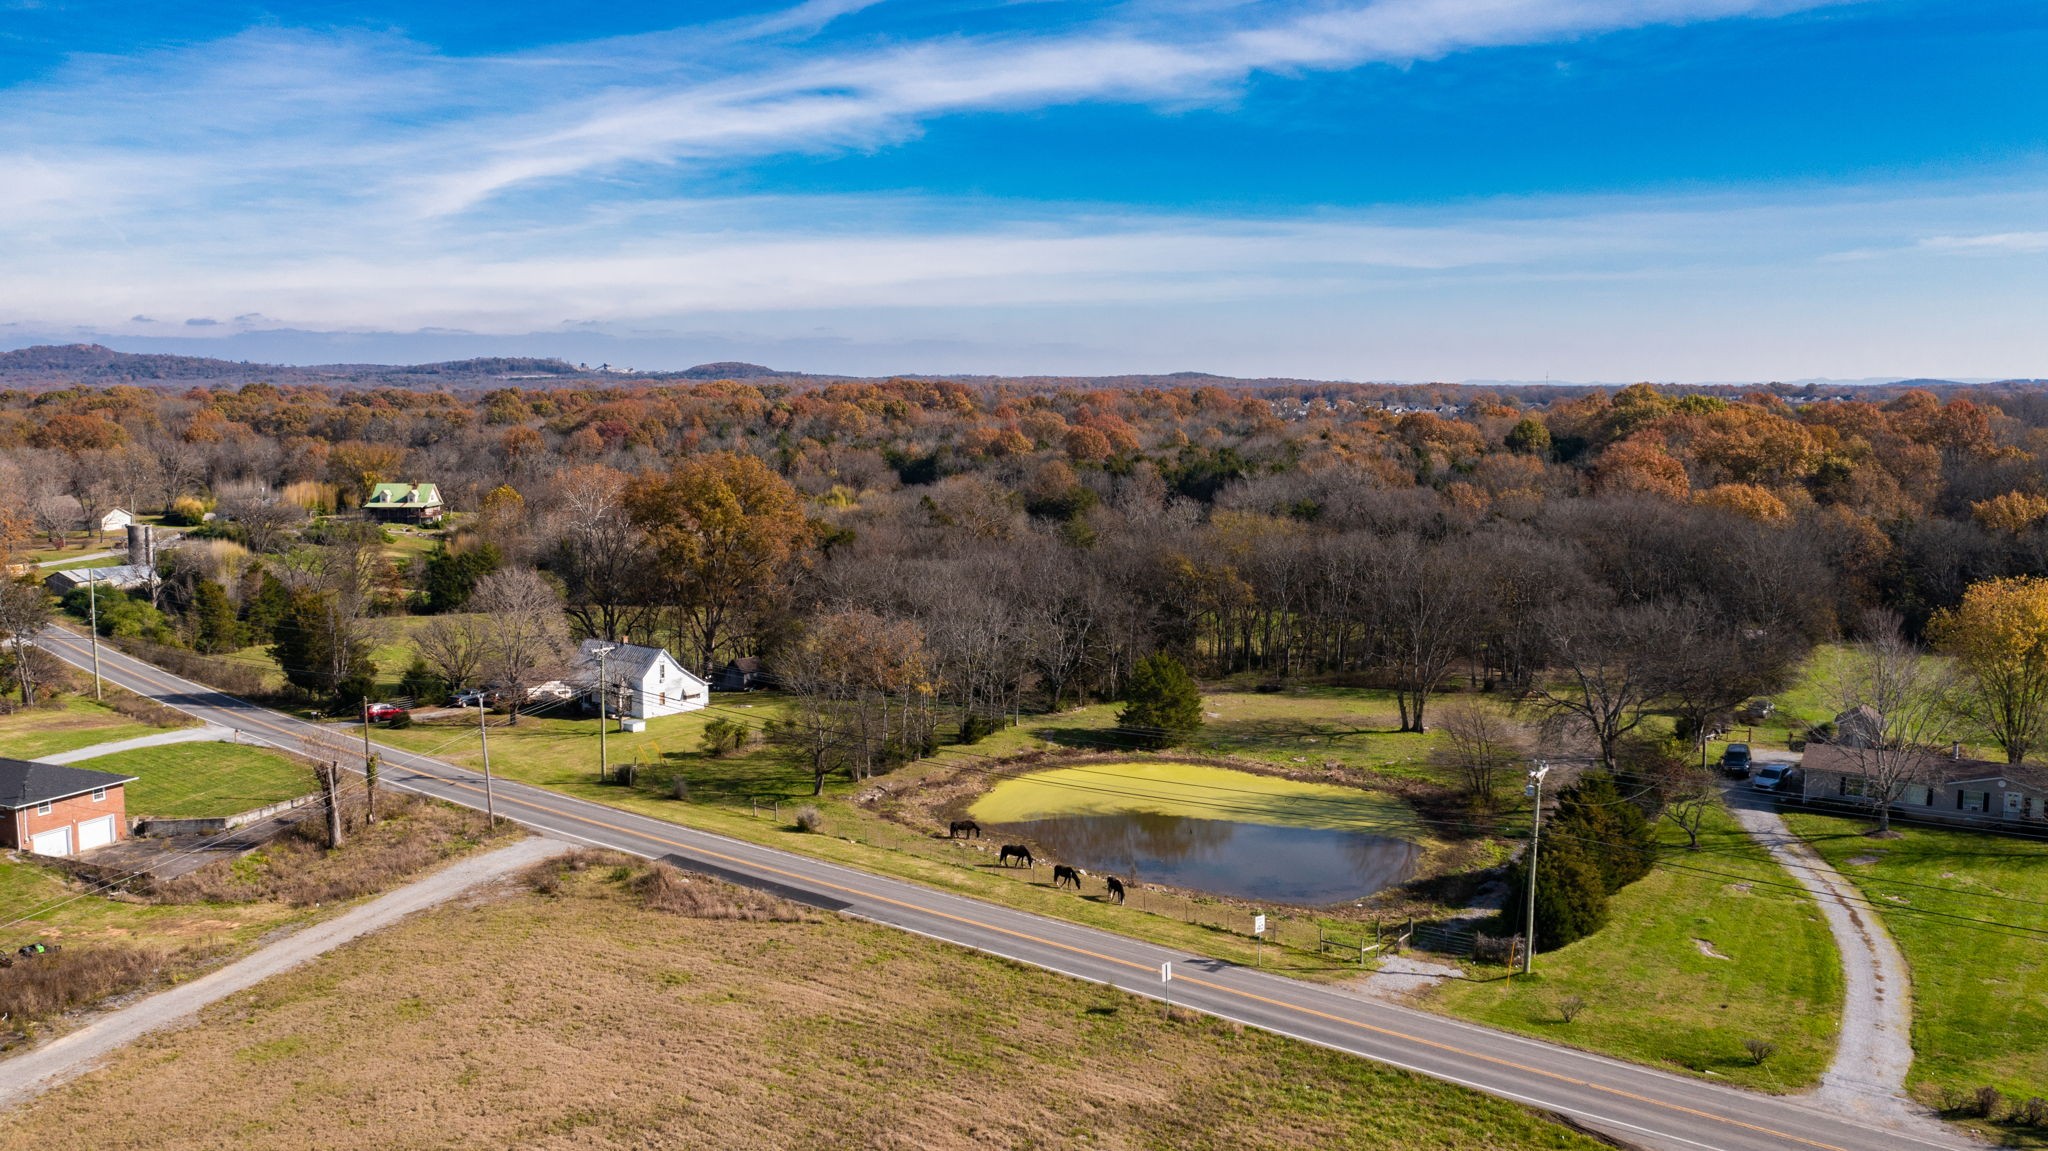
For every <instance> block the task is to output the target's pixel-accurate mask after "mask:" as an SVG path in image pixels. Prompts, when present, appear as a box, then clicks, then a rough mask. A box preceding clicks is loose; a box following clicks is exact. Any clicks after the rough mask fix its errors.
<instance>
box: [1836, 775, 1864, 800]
mask: <svg viewBox="0 0 2048 1151" xmlns="http://www.w3.org/2000/svg"><path fill="white" fill-rule="evenodd" d="M1865 785H1866V781H1865V780H1864V778H1863V777H1862V776H1860V775H1845V776H1843V777H1842V794H1843V795H1847V796H1861V795H1862V794H1863V791H1864V787H1865Z"/></svg>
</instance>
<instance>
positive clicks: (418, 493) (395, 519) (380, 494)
mask: <svg viewBox="0 0 2048 1151" xmlns="http://www.w3.org/2000/svg"><path fill="white" fill-rule="evenodd" d="M363 510H364V511H366V512H368V513H370V518H371V519H373V520H376V521H377V522H378V523H386V524H437V523H440V522H441V489H439V488H437V487H435V486H434V485H433V484H378V485H377V486H376V487H374V488H371V489H370V498H369V499H367V500H365V501H363Z"/></svg>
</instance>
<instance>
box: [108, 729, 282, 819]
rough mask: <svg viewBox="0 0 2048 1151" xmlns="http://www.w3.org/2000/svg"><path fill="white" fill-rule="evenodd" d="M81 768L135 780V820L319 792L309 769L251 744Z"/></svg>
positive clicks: (131, 804)
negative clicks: (126, 776)
mask: <svg viewBox="0 0 2048 1151" xmlns="http://www.w3.org/2000/svg"><path fill="white" fill-rule="evenodd" d="M76 766H78V767H83V768H90V769H91V770H93V771H112V772H119V773H120V774H122V775H132V776H135V777H136V780H135V782H134V783H131V784H129V785H128V787H127V789H126V790H127V801H128V817H129V818H130V819H141V818H143V817H146V816H156V817H158V818H163V819H180V818H190V817H198V816H209V815H234V814H237V813H239V812H244V811H249V810H251V809H253V808H258V807H264V806H267V805H269V804H272V803H278V802H281V801H283V800H287V799H293V798H296V797H298V796H301V795H310V794H312V793H313V792H314V791H317V790H319V785H318V784H317V783H316V782H315V781H314V778H313V771H312V769H311V768H310V767H308V766H307V765H306V764H304V763H301V762H299V761H297V760H294V759H292V758H291V757H289V756H286V755H281V754H279V753H278V752H275V751H270V750H268V749H265V748H260V747H250V746H248V745H246V744H234V743H173V744H167V745H165V746H163V747H143V748H137V749H135V750H134V751H123V752H117V753H115V754H113V755H103V756H97V757H95V758H93V759H85V760H80V761H79V762H78V763H77V765H76Z"/></svg>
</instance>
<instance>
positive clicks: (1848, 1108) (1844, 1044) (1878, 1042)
mask: <svg viewBox="0 0 2048 1151" xmlns="http://www.w3.org/2000/svg"><path fill="white" fill-rule="evenodd" d="M1727 799H1728V809H1729V811H1730V812H1732V813H1733V814H1734V816H1735V820H1736V822H1737V823H1739V824H1741V825H1742V828H1743V830H1745V831H1747V832H1749V834H1750V837H1751V838H1753V839H1755V840H1756V841H1757V842H1758V843H1760V844H1762V845H1763V846H1764V847H1765V848H1767V849H1769V851H1770V853H1771V855H1772V857H1773V858H1775V859H1776V860H1777V861H1778V863H1779V864H1780V865H1781V866H1783V867H1784V868H1785V872H1786V874H1788V875H1790V876H1791V877H1792V878H1793V879H1795V880H1797V881H1798V882H1799V884H1800V885H1801V886H1802V887H1804V888H1806V890H1807V891H1808V892H1809V893H1811V894H1812V895H1813V898H1814V900H1815V901H1816V902H1817V903H1818V904H1819V905H1820V910H1821V913H1822V914H1823V915H1825V916H1826V917H1827V922H1828V929H1829V930H1830V931H1831V932H1832V933H1833V934H1834V937H1835V947H1836V948H1837V949H1838V950H1839V951H1840V952H1841V953H1842V975H1843V984H1844V996H1843V1003H1842V1033H1841V1036H1840V1038H1839V1040H1838V1041H1837V1043H1836V1046H1835V1058H1834V1062H1833V1063H1832V1064H1830V1065H1829V1067H1828V1070H1827V1073H1826V1074H1824V1075H1823V1076H1821V1085H1820V1087H1819V1088H1818V1089H1817V1090H1815V1091H1814V1093H1813V1095H1812V1098H1813V1099H1814V1100H1815V1101H1816V1102H1821V1103H1826V1104H1828V1105H1829V1106H1830V1107H1832V1108H1834V1109H1835V1110H1837V1111H1839V1112H1841V1113H1843V1114H1846V1115H1853V1116H1856V1117H1859V1118H1862V1119H1866V1120H1870V1121H1875V1122H1881V1123H1884V1124H1885V1125H1887V1126H1892V1127H1900V1128H1919V1129H1923V1130H1930V1131H1931V1130H1940V1131H1942V1132H1943V1133H1944V1134H1946V1135H1948V1136H1950V1137H1952V1136H1953V1132H1952V1131H1950V1130H1949V1129H1948V1128H1947V1127H1946V1126H1944V1125H1942V1124H1941V1123H1940V1121H1939V1120H1937V1119H1934V1118H1933V1117H1932V1116H1931V1115H1929V1114H1928V1112H1927V1111H1926V1109H1924V1108H1922V1107H1921V1106H1920V1105H1919V1104H1917V1103H1914V1102H1913V1101H1912V1100H1910V1099H1908V1098H1907V1097H1906V1072H1908V1071H1909V1070H1911V1069H1912V1066H1913V982H1912V974H1911V972H1910V970H1909V969H1908V968H1907V966H1906V959H1905V956H1903V955H1901V954H1900V953H1899V948H1898V945H1897V944H1895V943H1893V942H1892V937H1891V935H1890V934H1889V933H1888V932H1886V931H1885V929H1884V924H1883V923H1882V922H1881V921H1880V920H1879V919H1878V917H1877V913H1876V912H1874V911H1872V910H1871V908H1870V904H1869V903H1868V902H1867V901H1866V900H1864V898H1863V895H1862V893H1861V892H1859V891H1857V889H1856V887H1855V885H1854V884H1852V883H1850V882H1849V881H1848V880H1846V879H1844V878H1842V874H1841V873H1840V872H1838V871H1836V870H1835V869H1834V868H1833V867H1832V866H1830V865H1829V864H1828V862H1827V861H1826V860H1824V859H1822V858H1821V857H1820V855H1819V853H1818V852H1816V851H1814V850H1813V848H1811V847H1809V846H1807V844H1806V842H1805V841H1804V840H1802V839H1800V838H1799V837H1798V836H1796V835H1794V834H1792V831H1791V829H1790V828H1788V827H1786V826H1785V821H1784V820H1783V819H1780V818H1779V817H1778V812H1777V809H1776V807H1775V806H1774V805H1773V803H1772V801H1771V800H1769V799H1767V798H1765V797H1763V796H1760V795H1758V794H1756V793H1755V792H1753V791H1751V790H1750V789H1749V788H1748V787H1747V786H1745V785H1743V784H1741V783H1736V784H1732V785H1731V786H1729V787H1728V789H1727Z"/></svg>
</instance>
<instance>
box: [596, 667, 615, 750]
mask: <svg viewBox="0 0 2048 1151" xmlns="http://www.w3.org/2000/svg"><path fill="white" fill-rule="evenodd" d="M617 646H618V645H616V644H612V645H608V646H605V647H600V648H597V649H596V651H597V781H598V782H599V783H603V782H604V777H605V771H606V770H607V769H606V763H607V761H606V759H605V742H604V721H605V713H607V712H609V711H610V710H611V706H612V697H611V690H610V689H609V687H608V686H607V685H606V684H605V682H604V657H605V656H607V655H610V654H611V653H612V652H613V651H615V650H617Z"/></svg>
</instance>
